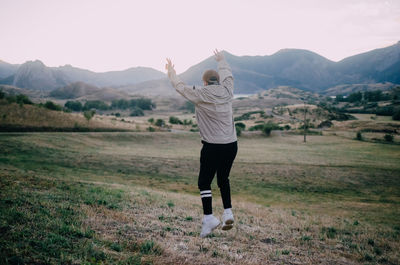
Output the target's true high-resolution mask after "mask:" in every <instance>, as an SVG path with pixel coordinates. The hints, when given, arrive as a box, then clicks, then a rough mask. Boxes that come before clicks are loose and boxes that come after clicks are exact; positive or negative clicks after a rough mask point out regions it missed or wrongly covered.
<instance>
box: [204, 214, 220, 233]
mask: <svg viewBox="0 0 400 265" xmlns="http://www.w3.org/2000/svg"><path fill="white" fill-rule="evenodd" d="M219 224H220V222H219V220H218V218H216V217H215V216H214V215H208V216H204V218H203V225H202V227H201V233H200V237H206V236H208V235H209V234H211V232H212V231H213V230H214V229H215V228H217V227H218V226H219Z"/></svg>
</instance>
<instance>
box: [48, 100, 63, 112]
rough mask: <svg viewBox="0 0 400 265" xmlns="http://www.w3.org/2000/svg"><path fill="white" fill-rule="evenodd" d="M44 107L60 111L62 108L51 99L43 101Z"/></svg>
mask: <svg viewBox="0 0 400 265" xmlns="http://www.w3.org/2000/svg"><path fill="white" fill-rule="evenodd" d="M44 107H45V108H46V109H49V110H56V111H61V109H62V108H61V106H60V105H57V104H55V103H54V102H53V101H46V103H44Z"/></svg>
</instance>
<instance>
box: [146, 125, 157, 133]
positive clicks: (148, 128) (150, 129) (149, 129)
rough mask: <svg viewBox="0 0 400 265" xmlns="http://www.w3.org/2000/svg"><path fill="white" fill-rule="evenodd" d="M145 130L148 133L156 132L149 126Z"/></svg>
mask: <svg viewBox="0 0 400 265" xmlns="http://www.w3.org/2000/svg"><path fill="white" fill-rule="evenodd" d="M147 130H148V131H149V132H155V131H156V130H155V129H154V128H153V127H151V126H149V127H147Z"/></svg>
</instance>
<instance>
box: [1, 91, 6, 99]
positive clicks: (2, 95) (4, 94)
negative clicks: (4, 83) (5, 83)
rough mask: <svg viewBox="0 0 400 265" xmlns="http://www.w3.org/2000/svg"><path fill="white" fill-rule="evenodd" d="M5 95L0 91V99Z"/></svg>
mask: <svg viewBox="0 0 400 265" xmlns="http://www.w3.org/2000/svg"><path fill="white" fill-rule="evenodd" d="M5 96H6V93H4V92H3V90H0V99H2V98H5Z"/></svg>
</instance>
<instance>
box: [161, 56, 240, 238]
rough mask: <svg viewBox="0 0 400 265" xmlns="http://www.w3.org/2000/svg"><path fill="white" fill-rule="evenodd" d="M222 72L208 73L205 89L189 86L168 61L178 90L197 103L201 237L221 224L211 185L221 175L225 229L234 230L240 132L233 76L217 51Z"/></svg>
mask: <svg viewBox="0 0 400 265" xmlns="http://www.w3.org/2000/svg"><path fill="white" fill-rule="evenodd" d="M214 54H215V60H216V61H217V62H218V72H216V71H214V70H207V71H205V72H204V74H203V83H204V86H203V87H199V86H188V85H185V84H184V83H183V82H182V81H181V80H180V79H179V77H178V76H177V75H176V72H175V69H174V65H173V64H172V62H171V60H170V59H167V64H166V65H165V68H166V70H167V71H168V77H169V79H170V81H171V83H172V85H173V86H174V87H175V89H176V91H177V92H178V93H179V94H181V95H182V96H183V97H185V98H186V99H188V100H190V101H191V102H193V103H194V104H195V110H196V119H197V123H198V127H199V131H200V136H201V140H202V143H203V148H202V149H201V154H200V173H199V180H198V186H199V189H200V196H201V201H202V204H203V213H204V217H203V222H202V229H201V233H200V236H201V237H205V236H207V235H209V234H210V233H211V232H212V230H214V229H215V228H217V227H218V226H219V224H220V221H219V220H218V218H216V217H215V216H214V215H213V214H212V195H211V182H212V180H213V178H214V175H215V173H217V183H218V187H219V189H220V192H221V197H222V202H223V205H224V213H223V215H222V230H229V229H231V228H232V227H233V222H234V219H233V213H232V205H231V192H230V185H229V173H230V170H231V167H232V164H233V161H234V160H235V157H236V153H237V138H236V129H235V124H234V122H233V113H232V100H233V76H232V71H231V68H230V66H229V64H228V63H227V62H226V61H225V58H224V55H223V53H222V52H219V51H218V50H215V51H214Z"/></svg>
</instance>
